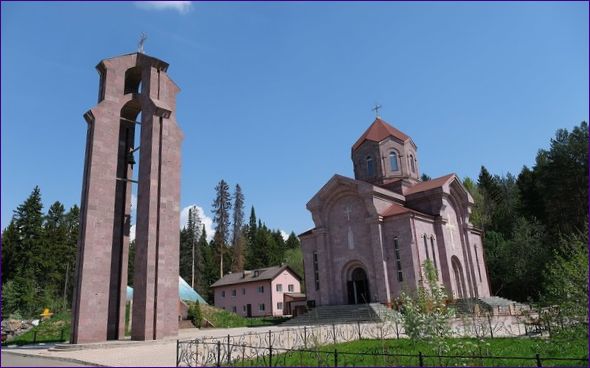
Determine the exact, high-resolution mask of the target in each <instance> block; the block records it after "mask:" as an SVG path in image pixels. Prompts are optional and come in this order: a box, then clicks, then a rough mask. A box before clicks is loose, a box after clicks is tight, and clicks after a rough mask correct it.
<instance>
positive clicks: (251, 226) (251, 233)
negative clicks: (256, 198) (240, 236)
mask: <svg viewBox="0 0 590 368" xmlns="http://www.w3.org/2000/svg"><path fill="white" fill-rule="evenodd" d="M255 237H256V211H254V206H252V209H251V210H250V220H249V222H248V242H249V243H250V244H252V243H253V242H254V238H255Z"/></svg>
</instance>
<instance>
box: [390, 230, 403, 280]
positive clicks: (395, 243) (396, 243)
mask: <svg viewBox="0 0 590 368" xmlns="http://www.w3.org/2000/svg"><path fill="white" fill-rule="evenodd" d="M393 250H394V251H395V265H396V267H397V281H399V282H402V281H404V275H403V274H402V260H401V258H400V256H399V241H398V239H397V236H396V237H395V238H393Z"/></svg>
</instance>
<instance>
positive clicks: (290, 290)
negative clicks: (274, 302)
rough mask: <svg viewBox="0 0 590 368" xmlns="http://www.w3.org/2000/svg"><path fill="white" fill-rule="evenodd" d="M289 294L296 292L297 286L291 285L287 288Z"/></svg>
mask: <svg viewBox="0 0 590 368" xmlns="http://www.w3.org/2000/svg"><path fill="white" fill-rule="evenodd" d="M287 288H288V290H289V292H290V293H292V292H294V291H295V286H294V285H293V284H289V286H288V287H287Z"/></svg>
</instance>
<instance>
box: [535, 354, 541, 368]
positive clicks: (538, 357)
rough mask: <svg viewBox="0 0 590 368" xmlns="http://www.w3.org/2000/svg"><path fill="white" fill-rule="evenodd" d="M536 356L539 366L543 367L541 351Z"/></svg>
mask: <svg viewBox="0 0 590 368" xmlns="http://www.w3.org/2000/svg"><path fill="white" fill-rule="evenodd" d="M535 358H536V359H537V367H542V366H543V365H542V364H541V356H540V355H539V353H537V354H535Z"/></svg>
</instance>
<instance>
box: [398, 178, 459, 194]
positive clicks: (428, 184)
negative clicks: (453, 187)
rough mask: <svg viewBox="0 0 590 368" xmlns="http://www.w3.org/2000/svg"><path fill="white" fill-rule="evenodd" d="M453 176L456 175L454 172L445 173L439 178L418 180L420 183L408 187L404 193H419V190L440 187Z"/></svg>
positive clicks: (424, 190)
mask: <svg viewBox="0 0 590 368" xmlns="http://www.w3.org/2000/svg"><path fill="white" fill-rule="evenodd" d="M455 176H456V175H455V174H454V173H451V174H448V175H445V176H441V177H440V178H436V179H431V180H427V181H423V182H420V183H418V184H416V185H413V186H411V187H410V188H408V190H407V191H406V195H410V194H414V193H419V192H426V191H427V190H431V189H434V188H438V187H442V186H443V185H445V184H446V183H447V182H448V181H449V180H450V179H451V178H453V177H455Z"/></svg>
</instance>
